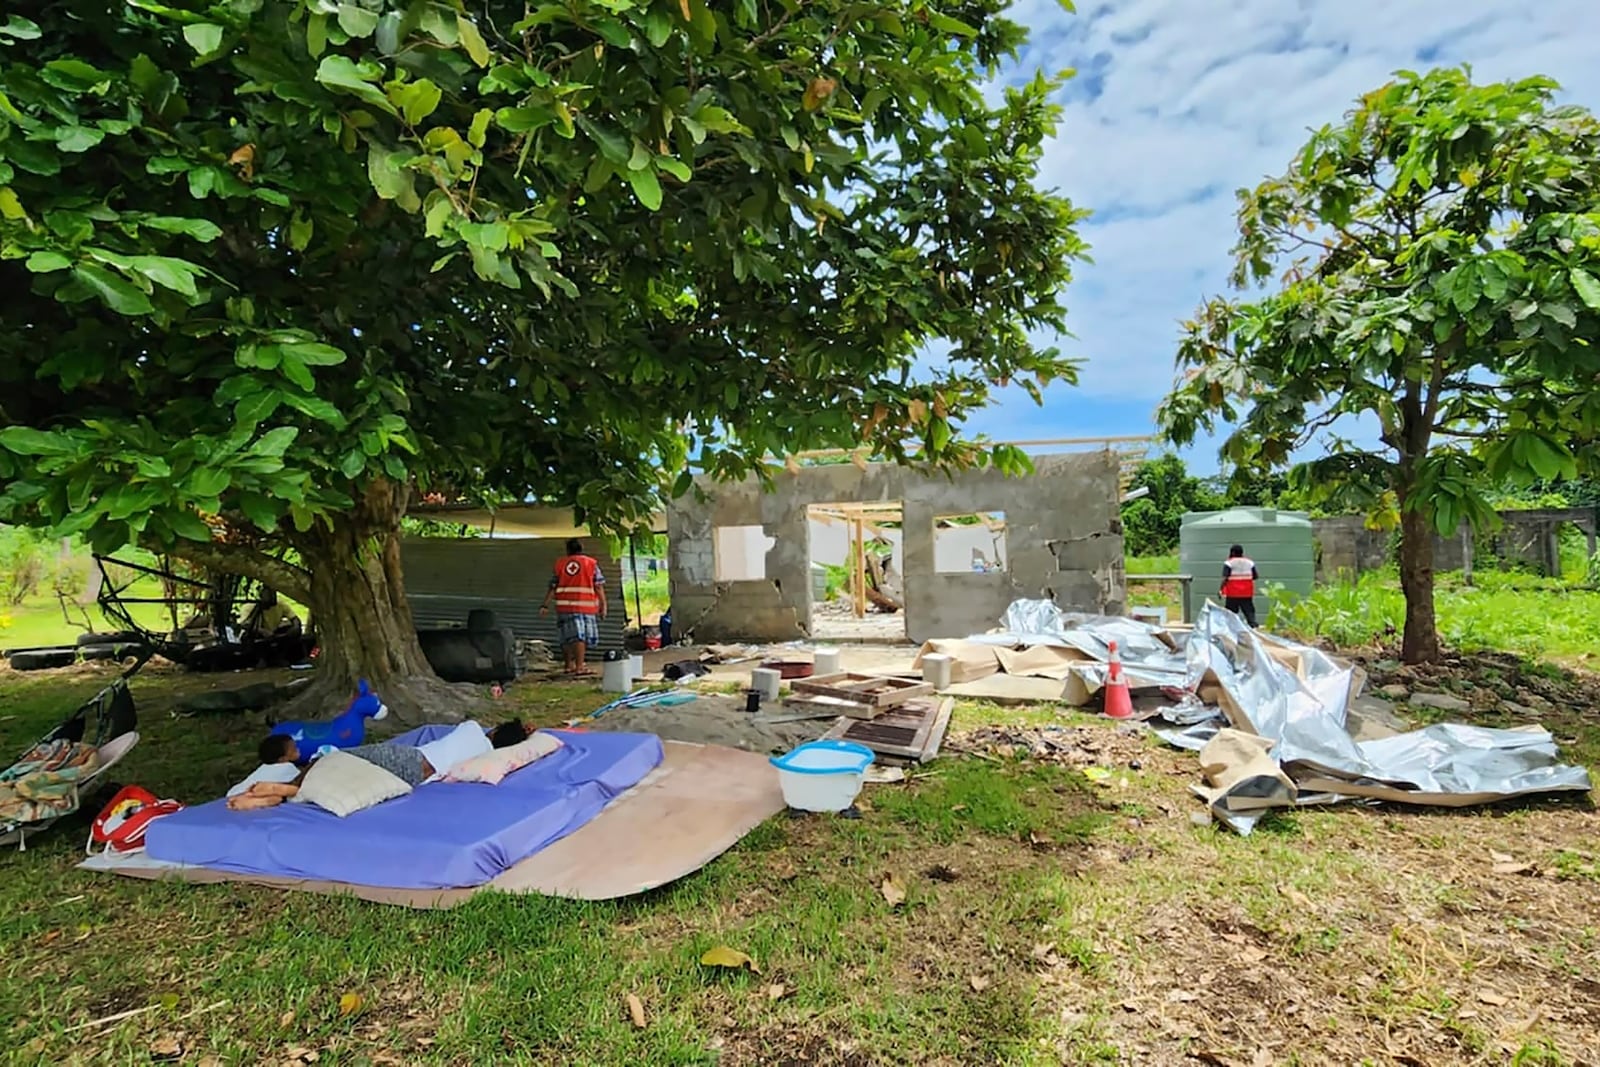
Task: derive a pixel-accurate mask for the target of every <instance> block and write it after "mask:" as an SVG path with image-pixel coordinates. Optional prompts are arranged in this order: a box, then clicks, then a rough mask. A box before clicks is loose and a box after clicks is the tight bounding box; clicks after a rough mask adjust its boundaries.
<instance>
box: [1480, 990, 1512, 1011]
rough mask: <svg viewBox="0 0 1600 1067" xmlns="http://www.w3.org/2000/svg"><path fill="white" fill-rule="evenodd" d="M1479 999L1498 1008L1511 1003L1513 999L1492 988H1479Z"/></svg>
mask: <svg viewBox="0 0 1600 1067" xmlns="http://www.w3.org/2000/svg"><path fill="white" fill-rule="evenodd" d="M1478 1000H1479V1002H1480V1003H1483V1004H1487V1005H1489V1006H1490V1007H1491V1008H1498V1007H1501V1006H1503V1005H1506V1004H1509V1003H1511V1001H1509V1000H1508V999H1506V998H1505V997H1503V996H1501V995H1500V994H1499V993H1496V992H1495V991H1494V990H1492V989H1480V990H1478Z"/></svg>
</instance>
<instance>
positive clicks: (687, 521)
mask: <svg viewBox="0 0 1600 1067" xmlns="http://www.w3.org/2000/svg"><path fill="white" fill-rule="evenodd" d="M1033 462H1034V472H1033V473H1032V474H1030V475H1026V476H1023V477H1015V478H1013V477H1007V476H1005V475H1004V474H1002V473H1000V472H998V471H996V470H993V469H975V470H967V471H959V472H954V473H948V474H947V473H941V472H935V471H928V470H923V469H919V468H916V467H909V466H899V465H895V464H887V463H863V464H859V465H856V464H838V465H833V466H813V467H796V468H791V469H790V470H789V471H787V472H786V473H783V474H780V475H778V476H777V478H776V484H775V486H773V487H772V489H771V490H770V491H768V490H767V489H766V488H764V487H763V486H762V485H761V483H760V481H759V480H758V479H756V478H755V477H753V476H752V477H751V478H749V479H746V480H745V481H744V482H741V483H733V484H727V483H717V482H715V481H712V480H710V479H708V478H701V479H700V480H699V481H698V482H697V488H698V490H699V493H691V494H686V495H685V496H684V497H682V498H680V499H678V500H676V501H674V502H673V503H672V504H671V505H669V507H668V510H667V531H668V542H669V549H668V563H669V568H668V569H669V573H670V575H671V590H672V605H673V615H674V618H675V620H676V622H677V625H678V627H680V628H681V629H683V630H692V631H693V632H694V634H695V636H696V638H697V639H698V640H701V641H770V642H779V641H793V640H802V639H806V638H810V637H813V636H815V635H814V632H813V608H814V606H815V601H816V600H817V598H818V589H817V587H816V583H815V582H814V581H813V566H812V564H813V560H814V556H815V552H814V546H813V544H812V541H813V537H814V536H816V534H815V531H816V530H817V529H818V528H819V523H824V524H825V522H826V520H828V519H835V520H837V519H838V518H840V517H844V518H845V519H846V520H847V521H850V520H851V518H852V516H853V521H854V522H855V523H856V524H857V532H856V535H855V541H856V543H857V544H860V543H861V542H862V541H863V539H864V536H863V532H862V531H863V529H864V528H865V527H867V526H869V525H870V526H873V527H875V528H878V529H879V530H881V531H882V534H883V535H884V536H883V540H885V541H888V542H890V543H891V544H892V546H893V551H892V555H891V556H890V558H891V559H892V560H893V564H894V566H896V567H898V568H900V571H901V573H900V575H899V590H900V591H901V592H902V595H903V600H904V609H905V610H904V619H905V623H904V627H905V629H904V633H905V636H906V637H907V638H909V639H910V640H912V641H922V640H925V639H928V638H933V637H945V636H950V635H958V634H960V635H964V634H969V633H974V632H979V631H983V630H987V629H989V628H990V627H992V626H994V624H995V620H996V619H998V618H999V617H1000V616H1001V615H1002V614H1003V613H1004V612H1005V610H1006V608H1007V607H1008V606H1009V605H1010V604H1011V603H1012V602H1013V601H1015V600H1019V599H1047V600H1052V601H1054V602H1055V603H1056V604H1057V605H1058V606H1060V607H1061V608H1063V609H1065V610H1068V611H1081V612H1090V613H1095V614H1120V613H1121V612H1122V611H1123V609H1124V602H1125V580H1124V572H1123V544H1122V524H1121V518H1120V500H1121V493H1122V475H1123V470H1122V467H1123V462H1124V457H1123V456H1121V455H1119V454H1118V453H1117V452H1115V451H1112V450H1110V449H1105V450H1102V451H1095V452H1078V453H1069V454H1057V455H1041V456H1035V457H1034V458H1033ZM1002 516H1003V519H1001V518H998V517H1002ZM969 518H970V519H971V520H972V521H968V522H966V523H962V522H960V521H953V520H961V519H969ZM886 526H887V527H889V528H888V529H885V528H884V527H886ZM891 533H892V536H888V535H890V534H891ZM944 538H954V539H955V540H953V541H951V545H952V546H954V547H947V546H945V545H942V544H940V543H939V542H940V541H941V539H944ZM969 541H970V542H972V545H973V546H977V547H969V546H968V542H969ZM983 546H992V547H983ZM979 559H981V560H982V563H983V566H982V567H981V568H980V567H978V566H976V565H975V564H976V563H977V562H978V561H979Z"/></svg>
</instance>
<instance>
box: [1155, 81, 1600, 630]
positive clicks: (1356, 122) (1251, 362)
mask: <svg viewBox="0 0 1600 1067" xmlns="http://www.w3.org/2000/svg"><path fill="white" fill-rule="evenodd" d="M1556 89H1557V86H1556V85H1555V83H1554V82H1552V81H1550V80H1548V79H1546V78H1529V79H1525V80H1522V81H1516V82H1507V83H1498V84H1489V85H1476V84H1473V83H1472V81H1471V80H1470V77H1469V75H1468V73H1467V72H1465V71H1460V70H1440V71H1434V72H1432V73H1429V74H1426V75H1416V74H1410V73H1405V74H1401V75H1398V76H1397V77H1396V79H1395V80H1394V81H1393V82H1391V83H1390V84H1388V85H1385V86H1383V87H1382V88H1379V89H1377V90H1375V91H1374V92H1371V93H1369V94H1367V95H1366V96H1364V97H1363V98H1362V99H1361V101H1360V102H1359V103H1358V104H1357V106H1356V107H1355V109H1354V110H1353V111H1351V112H1350V113H1349V114H1348V115H1347V116H1346V118H1345V121H1344V122H1343V123H1341V124H1339V125H1336V126H1327V127H1324V128H1322V129H1321V130H1318V131H1317V132H1316V133H1315V134H1314V135H1313V136H1312V138H1311V140H1310V141H1309V142H1308V143H1307V144H1306V146H1305V148H1304V149H1303V150H1302V151H1301V152H1300V153H1299V154H1298V155H1296V156H1295V158H1294V160H1293V162H1292V163H1291V164H1290V167H1289V169H1288V171H1287V173H1285V174H1284V175H1283V176H1282V177H1279V178H1274V179H1272V180H1269V181H1266V182H1264V183H1262V184H1261V185H1260V186H1258V187H1257V188H1256V189H1254V190H1251V191H1242V192H1241V193H1240V194H1239V233H1240V238H1239V243H1238V246H1237V248H1236V249H1235V254H1236V256H1237V263H1236V267H1235V270H1234V276H1233V281H1234V283H1235V285H1236V286H1238V287H1239V288H1244V287H1246V286H1248V285H1250V284H1251V283H1264V282H1267V281H1269V280H1273V279H1276V280H1277V284H1276V286H1275V287H1274V289H1273V291H1272V292H1270V293H1268V294H1265V295H1262V296H1260V297H1259V298H1257V299H1252V300H1243V301H1241V300H1228V299H1222V298H1218V299H1215V300H1212V301H1210V302H1208V303H1207V304H1205V305H1204V306H1203V307H1202V308H1201V309H1200V311H1199V313H1198V315H1197V316H1196V318H1195V319H1194V320H1193V321H1191V322H1189V323H1186V324H1185V328H1184V334H1183V338H1182V342H1181V345H1180V348H1179V355H1178V365H1179V368H1180V370H1181V371H1182V372H1183V376H1182V377H1181V379H1180V382H1179V384H1178V386H1177V387H1176V388H1175V390H1174V392H1173V393H1172V394H1171V395H1170V396H1169V397H1168V398H1167V400H1166V401H1165V402H1164V403H1163V405H1162V408H1161V411H1160V415H1159V418H1160V421H1161V423H1162V425H1163V427H1164V429H1165V432H1166V433H1167V434H1168V435H1169V436H1170V437H1171V438H1172V439H1173V440H1174V441H1177V442H1185V443H1186V442H1189V441H1192V440H1193V439H1194V437H1195V436H1196V435H1197V434H1198V433H1200V432H1202V431H1205V432H1210V431H1212V430H1215V429H1218V428H1219V427H1224V426H1225V427H1228V428H1229V432H1228V435H1227V437H1226V439H1225V441H1224V444H1223V447H1222V451H1223V454H1224V456H1225V457H1226V458H1227V459H1229V460H1231V461H1233V462H1235V463H1237V464H1239V465H1241V466H1243V467H1245V468H1252V467H1271V466H1275V465H1283V464H1286V463H1288V462H1289V461H1290V458H1291V456H1292V455H1293V454H1294V453H1295V452H1296V451H1297V450H1299V449H1302V448H1305V447H1306V446H1308V445H1310V444H1312V443H1313V441H1316V440H1317V439H1318V438H1319V436H1322V435H1323V434H1324V432H1325V431H1330V430H1331V431H1332V432H1333V434H1334V436H1331V437H1329V438H1328V439H1327V440H1324V441H1321V442H1319V445H1320V447H1321V449H1322V451H1323V452H1324V454H1323V455H1321V456H1319V457H1318V458H1316V459H1314V460H1312V461H1311V462H1309V463H1305V464H1303V465H1300V466H1298V467H1297V468H1296V469H1295V471H1294V472H1293V475H1292V483H1293V484H1294V486H1295V487H1296V489H1297V490H1299V491H1302V492H1305V493H1308V494H1310V495H1311V496H1313V497H1314V498H1316V499H1320V500H1322V501H1324V502H1328V503H1344V504H1354V505H1358V506H1361V507H1364V508H1366V509H1368V510H1369V511H1372V512H1381V511H1384V510H1386V509H1387V510H1390V511H1391V512H1392V511H1395V510H1397V511H1398V514H1399V525H1400V579H1401V585H1402V587H1403V590H1404V593H1405V600H1406V624H1405V635H1404V648H1403V652H1404V657H1405V659H1406V660H1407V661H1408V662H1417V661H1425V660H1431V659H1434V658H1436V657H1437V656H1438V654H1439V642H1438V636H1437V628H1436V626H1435V622H1434V610H1433V586H1434V576H1433V534H1434V532H1435V531H1437V532H1438V533H1440V534H1443V535H1452V534H1454V533H1455V532H1456V531H1457V530H1458V529H1459V528H1460V527H1461V526H1462V524H1469V525H1471V526H1475V527H1483V526H1488V525H1491V524H1492V523H1493V522H1494V521H1495V516H1494V513H1493V511H1492V510H1491V509H1490V507H1489V504H1488V502H1487V501H1486V498H1485V494H1486V491H1488V490H1491V489H1493V488H1495V487H1498V486H1501V485H1504V484H1506V483H1507V482H1508V481H1510V482H1524V483H1526V482H1532V481H1533V480H1535V479H1550V478H1556V477H1561V476H1567V477H1571V476H1574V475H1575V474H1576V473H1577V472H1578V471H1579V470H1580V468H1592V466H1593V462H1594V442H1595V435H1596V430H1597V429H1600V388H1597V386H1600V348H1597V347H1596V346H1597V342H1600V123H1597V122H1596V121H1595V119H1594V117H1593V116H1592V115H1590V114H1589V113H1588V112H1587V111H1584V110H1582V109H1581V108H1577V107H1570V106H1558V105H1556V104H1555V103H1554V94H1555V92H1556ZM1355 417H1366V418H1368V419H1370V420H1371V421H1372V422H1373V423H1375V424H1376V426H1377V428H1378V435H1379V442H1378V444H1377V445H1376V446H1375V447H1370V448H1369V447H1363V446H1362V444H1361V443H1359V442H1356V441H1352V440H1345V439H1342V438H1341V437H1339V436H1337V434H1339V433H1340V432H1342V431H1341V430H1340V427H1342V426H1347V425H1349V420H1351V419H1352V418H1355Z"/></svg>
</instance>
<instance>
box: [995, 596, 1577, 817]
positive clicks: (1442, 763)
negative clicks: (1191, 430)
mask: <svg viewBox="0 0 1600 1067" xmlns="http://www.w3.org/2000/svg"><path fill="white" fill-rule="evenodd" d="M1001 624H1002V626H1003V628H1004V630H1005V632H1004V633H997V634H989V635H985V637H984V639H985V640H990V641H1002V642H1015V643H1018V644H1030V643H1031V644H1040V643H1047V644H1062V645H1067V646H1069V647H1072V648H1076V649H1079V650H1081V651H1083V652H1085V653H1087V654H1088V655H1090V656H1092V657H1094V659H1095V660H1096V661H1098V662H1094V663H1086V664H1083V665H1081V666H1077V667H1074V671H1075V672H1080V673H1082V674H1083V675H1084V676H1085V680H1086V681H1092V682H1093V683H1094V684H1095V685H1096V687H1098V684H1100V683H1102V682H1103V679H1104V672H1105V668H1104V667H1103V665H1102V664H1103V663H1104V662H1105V660H1106V659H1107V657H1108V650H1109V643H1110V642H1111V641H1112V640H1115V641H1116V642H1117V646H1118V650H1119V652H1121V654H1122V658H1123V660H1124V663H1125V664H1126V665H1127V666H1128V673H1129V674H1130V675H1132V676H1142V677H1143V678H1147V679H1151V680H1160V684H1163V685H1172V686H1173V687H1175V688H1176V687H1181V688H1182V689H1184V690H1186V691H1187V692H1188V693H1190V694H1195V693H1203V694H1210V695H1212V696H1214V697H1215V698H1216V702H1217V703H1218V704H1219V705H1220V711H1219V712H1214V713H1211V714H1210V715H1208V714H1207V713H1206V712H1205V710H1204V708H1203V707H1200V706H1197V704H1198V701H1196V700H1195V699H1194V698H1193V697H1192V696H1191V697H1189V698H1187V699H1185V700H1183V701H1181V702H1179V703H1178V704H1177V705H1176V706H1175V707H1174V708H1173V709H1171V710H1172V712H1173V714H1172V715H1170V716H1163V717H1164V718H1165V719H1166V724H1167V725H1166V726H1165V727H1161V726H1158V727H1157V731H1158V732H1159V733H1160V734H1161V735H1162V736H1163V737H1165V738H1166V739H1167V740H1169V741H1170V742H1172V743H1173V744H1176V745H1178V746H1179V747H1182V748H1189V749H1198V748H1200V747H1201V746H1203V745H1204V744H1205V743H1206V742H1207V741H1208V740H1210V738H1211V737H1213V736H1215V734H1216V731H1217V729H1218V728H1220V727H1222V726H1224V725H1231V726H1232V727H1233V728H1234V729H1236V730H1242V731H1244V732H1246V733H1250V734H1255V735H1257V736H1259V737H1261V738H1264V739H1266V740H1267V741H1270V742H1271V743H1272V745H1271V749H1270V755H1271V757H1272V759H1273V760H1275V761H1276V762H1277V763H1278V764H1279V765H1280V766H1281V767H1282V768H1283V769H1284V771H1285V772H1287V774H1288V775H1289V777H1290V778H1291V779H1293V781H1294V783H1295V785H1296V786H1297V788H1298V795H1297V796H1296V797H1295V798H1294V799H1293V802H1294V803H1301V804H1304V803H1326V802H1329V801H1337V800H1348V799H1355V798H1368V799H1377V800H1388V801H1395V802H1400V803H1412V804H1429V805H1440V806H1449V807H1456V806H1464V805H1468V804H1480V803H1488V802H1491V801H1494V800H1501V799H1506V798H1509V797H1516V796H1525V795H1530V794H1535V793H1551V792H1568V791H1570V792H1588V791H1589V789H1590V788H1591V783H1590V780H1589V773H1588V771H1587V770H1585V769H1584V768H1583V767H1576V766H1571V765H1568V764H1563V763H1562V762H1561V761H1560V756H1559V754H1558V752H1557V750H1556V744H1555V739H1554V737H1552V736H1551V734H1550V732H1549V731H1548V730H1544V729H1542V728H1539V727H1531V728H1527V729H1515V730H1501V729H1490V728H1486V727H1479V726H1467V725H1461V724H1455V723H1444V724H1438V725H1434V726H1428V727H1426V728H1424V729H1421V730H1413V731H1411V732H1409V733H1403V734H1397V735H1395V736H1393V737H1385V738H1382V739H1379V740H1373V741H1359V742H1358V741H1356V740H1355V738H1353V737H1352V736H1351V735H1350V732H1349V730H1348V729H1347V728H1346V713H1347V710H1348V708H1349V705H1350V701H1351V700H1352V699H1353V698H1354V697H1355V696H1356V688H1357V685H1358V682H1357V678H1358V675H1357V672H1356V671H1355V669H1354V668H1352V667H1350V666H1347V665H1344V664H1341V663H1340V662H1338V661H1337V660H1335V659H1334V658H1332V657H1331V656H1329V655H1327V654H1326V653H1324V652H1322V651H1320V650H1318V649H1315V648H1311V647H1309V646H1306V645H1300V644H1296V643H1294V642H1290V641H1286V640H1284V639H1282V638H1278V637H1274V636H1272V635H1269V634H1264V633H1261V632H1259V631H1252V630H1250V629H1249V628H1248V627H1246V626H1245V624H1244V622H1243V620H1241V619H1240V618H1239V617H1238V616H1237V615H1235V614H1233V613H1232V612H1230V611H1227V610H1225V609H1223V608H1221V607H1218V606H1217V605H1215V604H1207V605H1206V606H1205V608H1204V609H1203V610H1202V611H1201V614H1200V618H1199V620H1198V621H1197V623H1196V625H1195V628H1194V631H1193V632H1192V633H1191V634H1189V635H1187V638H1186V639H1184V638H1182V637H1181V636H1180V635H1165V634H1163V633H1162V632H1161V631H1160V630H1158V629H1157V628H1155V627H1152V626H1149V625H1148V624H1145V623H1141V622H1137V621H1135V620H1132V619H1122V618H1116V619H1111V618H1100V617H1090V616H1082V615H1072V614H1069V613H1066V612H1062V611H1061V610H1060V609H1059V608H1057V607H1056V606H1055V605H1054V604H1052V603H1050V602H1049V601H1018V602H1016V603H1014V604H1012V605H1011V608H1010V609H1009V610H1008V611H1007V612H1006V614H1005V617H1004V618H1003V619H1002V620H1001ZM1273 652H1276V653H1277V654H1278V657H1277V658H1275V657H1274V655H1273ZM1285 660H1287V661H1288V662H1290V663H1293V664H1294V667H1293V668H1291V667H1290V666H1288V665H1287V664H1286V663H1285V662H1284V661H1285ZM1168 679H1171V681H1168ZM1136 684H1137V683H1136ZM1218 690H1220V693H1219V692H1217V691H1218ZM1213 812H1214V813H1215V814H1216V815H1217V817H1218V818H1219V819H1221V820H1222V821H1223V822H1225V823H1227V824H1228V825H1229V826H1232V827H1233V828H1234V829H1236V830H1238V831H1240V832H1241V833H1248V832H1249V831H1250V829H1251V828H1252V827H1253V826H1254V825H1255V823H1256V821H1257V820H1258V819H1259V817H1260V815H1259V813H1254V814H1246V815H1241V814H1238V813H1229V812H1220V811H1217V809H1216V808H1215V807H1214V808H1213Z"/></svg>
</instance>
